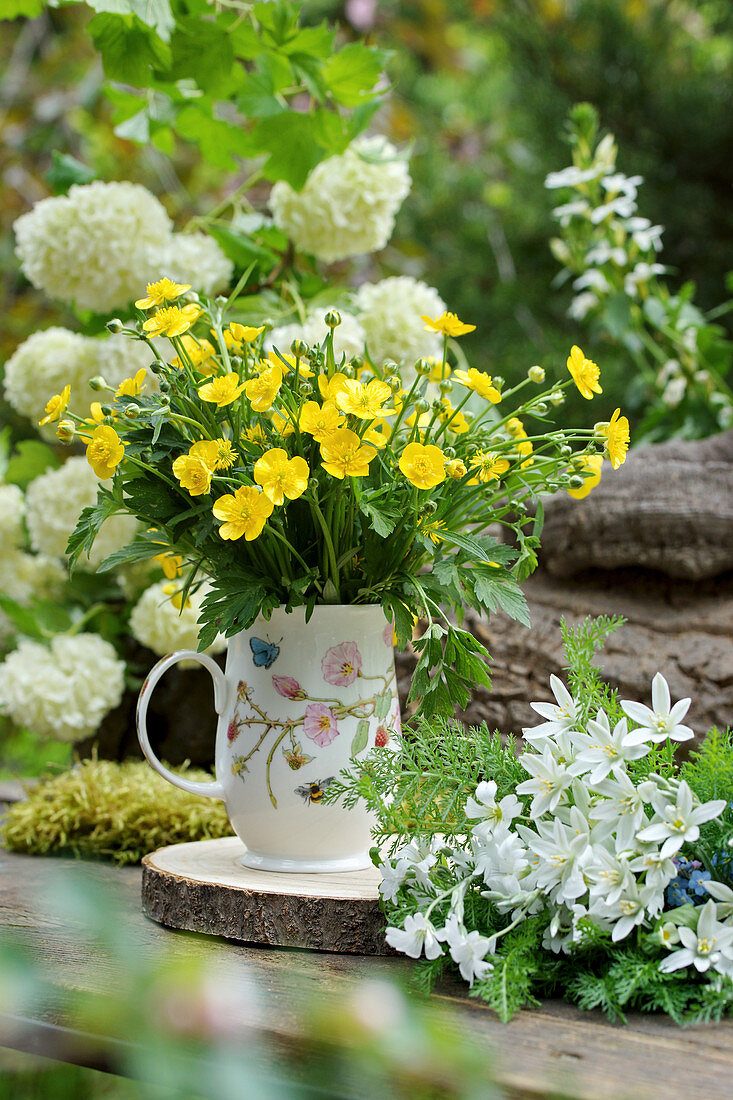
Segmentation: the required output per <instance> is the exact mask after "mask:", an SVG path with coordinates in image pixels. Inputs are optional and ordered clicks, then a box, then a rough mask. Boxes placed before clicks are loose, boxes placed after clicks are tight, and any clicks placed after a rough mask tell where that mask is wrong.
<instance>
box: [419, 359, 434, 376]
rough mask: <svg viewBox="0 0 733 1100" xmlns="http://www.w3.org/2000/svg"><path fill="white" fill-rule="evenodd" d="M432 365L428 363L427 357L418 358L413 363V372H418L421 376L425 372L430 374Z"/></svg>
mask: <svg viewBox="0 0 733 1100" xmlns="http://www.w3.org/2000/svg"><path fill="white" fill-rule="evenodd" d="M432 369H433V368H432V366H431V365H430V363H428V361H427V359H418V361H417V362H416V363H415V373H416V374H419V375H420V377H421V378H424V377H425V375H426V374H430V371H431V370H432Z"/></svg>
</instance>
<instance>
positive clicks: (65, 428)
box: [56, 420, 76, 443]
mask: <svg viewBox="0 0 733 1100" xmlns="http://www.w3.org/2000/svg"><path fill="white" fill-rule="evenodd" d="M75 435H76V425H75V424H74V421H73V420H61V421H60V422H59V426H58V427H57V429H56V438H57V439H60V440H61V442H62V443H71V441H72V440H73V438H74V436H75Z"/></svg>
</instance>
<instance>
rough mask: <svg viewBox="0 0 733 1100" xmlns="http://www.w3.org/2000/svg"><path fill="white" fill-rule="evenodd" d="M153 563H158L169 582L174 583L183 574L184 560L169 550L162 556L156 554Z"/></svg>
mask: <svg viewBox="0 0 733 1100" xmlns="http://www.w3.org/2000/svg"><path fill="white" fill-rule="evenodd" d="M153 561H157V563H158V565H159V566H160V568H161V569H162V570H163V575H164V576H166V577H167V578H168V580H169V581H174V580H175V579H176V577H180V575H181V573H182V572H183V558H182V557H180V556H179V555H178V554H171V552H170V551H169V550H164V551H163V553H162V554H156V555H155V557H154V558H153Z"/></svg>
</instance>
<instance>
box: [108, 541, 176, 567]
mask: <svg viewBox="0 0 733 1100" xmlns="http://www.w3.org/2000/svg"><path fill="white" fill-rule="evenodd" d="M164 551H165V547H164V546H161V544H160V543H159V542H158V543H153V542H150V541H149V540H147V539H143V538H139V539H135V540H134V541H133V542H130V543H128V544H127V546H122V547H120V549H119V550H115V551H114V552H113V553H112V554H109V555H108V556H107V557H106V558H105V559H104V561H103V562H102V563H101V565H98V566H97V572H98V573H111V572H112V570H113V569H118V568H119V567H120V566H121V565H130V564H131V563H132V562H136V561H146V560H148V559H149V558H152V557H154V556H155V555H156V554H161V553H164Z"/></svg>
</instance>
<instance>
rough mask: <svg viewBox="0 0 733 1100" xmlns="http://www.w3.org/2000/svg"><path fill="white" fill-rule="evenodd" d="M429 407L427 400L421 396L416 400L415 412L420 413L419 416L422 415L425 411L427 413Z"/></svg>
mask: <svg viewBox="0 0 733 1100" xmlns="http://www.w3.org/2000/svg"><path fill="white" fill-rule="evenodd" d="M429 407H430V406H429V405H428V403H427V401H425V400H424V399H423V398H422V397H419V398H418V400H417V401H416V402H415V412H416V413H417V414H418V416H422V414H423V413H426V412H427V411H428V409H429Z"/></svg>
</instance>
